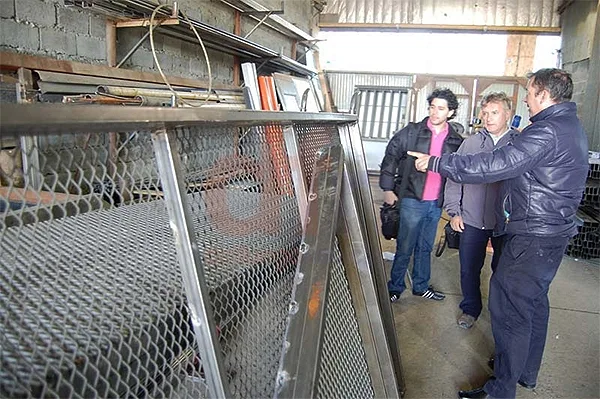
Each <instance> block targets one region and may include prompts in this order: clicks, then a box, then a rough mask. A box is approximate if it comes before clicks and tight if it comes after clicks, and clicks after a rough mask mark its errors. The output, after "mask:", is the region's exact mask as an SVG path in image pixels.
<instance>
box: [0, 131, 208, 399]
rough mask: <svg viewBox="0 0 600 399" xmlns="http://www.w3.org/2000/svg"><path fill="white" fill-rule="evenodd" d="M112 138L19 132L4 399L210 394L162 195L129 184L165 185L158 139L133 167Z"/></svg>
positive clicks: (4, 315) (0, 292)
mask: <svg viewBox="0 0 600 399" xmlns="http://www.w3.org/2000/svg"><path fill="white" fill-rule="evenodd" d="M125 136H126V137H129V136H130V135H125ZM111 140H112V139H111V134H82V135H57V136H46V137H39V138H37V139H34V140H28V141H24V140H21V143H24V144H25V145H27V147H22V148H24V150H25V151H24V155H23V156H22V157H21V156H20V152H19V151H12V152H11V153H12V157H11V162H4V163H3V164H2V168H1V169H0V171H1V172H0V179H1V181H2V186H3V187H1V189H2V191H0V319H1V325H2V326H3V328H2V332H1V334H0V347H1V355H0V356H1V359H0V360H1V368H0V396H1V397H49V398H52V397H55V398H59V397H60V398H65V397H132V396H137V397H170V396H173V397H203V396H206V394H207V393H206V385H205V383H204V374H203V370H202V364H201V359H199V357H198V354H197V352H198V351H197V345H196V342H195V338H194V334H193V330H192V329H191V327H190V322H189V311H188V307H187V302H186V299H185V297H184V295H183V286H182V280H181V274H180V270H179V265H178V263H177V260H176V256H175V254H176V253H175V245H174V241H173V237H172V234H171V230H170V228H169V218H168V215H167V212H166V207H165V204H164V202H163V201H162V200H157V199H155V198H160V195H156V196H154V197H153V198H152V199H151V198H149V197H147V196H146V194H143V193H139V192H137V189H134V188H132V187H134V186H135V185H134V184H133V183H135V184H137V186H138V187H147V188H148V189H149V190H150V191H152V192H154V193H160V182H159V181H158V180H157V179H156V178H155V176H157V172H156V166H155V164H154V161H153V159H152V151H151V148H150V152H149V153H148V152H146V153H145V154H142V153H140V156H139V157H138V159H137V160H136V162H137V164H136V167H130V166H129V165H128V164H127V162H128V159H129V158H128V157H127V156H122V155H121V156H120V157H118V156H115V155H116V154H115V153H114V151H113V150H114V149H115V148H114V147H113V149H112V150H111V149H110V143H111ZM149 140H150V138H149V134H148V133H147V132H138V133H137V134H136V137H134V138H131V141H130V142H129V143H121V144H125V145H130V149H133V148H136V147H140V143H148V142H149ZM2 144H3V145H4V143H2ZM22 145H23V144H22ZM141 147H143V146H141ZM146 148H148V147H147V145H146ZM111 151H112V152H111ZM20 164H25V165H28V166H27V167H25V168H24V169H25V171H24V172H23V173H19V168H18V165H20ZM11 165H12V166H11ZM122 181H127V182H130V183H132V184H131V186H128V188H127V189H126V190H123V187H119V182H122ZM36 185H39V186H38V187H36ZM123 191H126V192H127V193H128V194H130V197H131V198H130V199H129V200H128V201H123V200H122V196H121V195H120V194H119V193H121V192H123Z"/></svg>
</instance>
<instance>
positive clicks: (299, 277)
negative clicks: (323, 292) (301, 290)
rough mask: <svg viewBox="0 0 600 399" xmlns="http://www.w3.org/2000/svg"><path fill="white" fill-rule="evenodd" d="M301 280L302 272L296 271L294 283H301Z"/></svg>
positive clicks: (302, 277) (302, 278)
mask: <svg viewBox="0 0 600 399" xmlns="http://www.w3.org/2000/svg"><path fill="white" fill-rule="evenodd" d="M302 280H304V273H301V272H298V274H296V277H295V278H294V283H296V285H300V284H302Z"/></svg>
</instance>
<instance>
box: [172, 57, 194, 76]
mask: <svg viewBox="0 0 600 399" xmlns="http://www.w3.org/2000/svg"><path fill="white" fill-rule="evenodd" d="M171 57H172V58H171V65H172V74H173V75H176V76H181V77H189V75H190V68H189V65H190V64H189V58H187V57H181V56H180V55H172V56H171Z"/></svg>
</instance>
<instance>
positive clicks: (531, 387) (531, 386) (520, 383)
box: [488, 357, 535, 389]
mask: <svg viewBox="0 0 600 399" xmlns="http://www.w3.org/2000/svg"><path fill="white" fill-rule="evenodd" d="M488 366H490V368H491V369H492V370H493V369H494V358H493V357H492V358H491V359H490V360H488ZM492 379H493V380H495V379H496V377H494V376H491V377H490V380H492ZM517 384H519V385H520V386H522V387H523V388H525V389H535V383H533V384H528V383H526V382H524V381H523V380H519V381H517Z"/></svg>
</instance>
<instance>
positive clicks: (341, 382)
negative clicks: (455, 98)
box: [296, 126, 374, 398]
mask: <svg viewBox="0 0 600 399" xmlns="http://www.w3.org/2000/svg"><path fill="white" fill-rule="evenodd" d="M296 130H297V132H298V142H299V144H300V152H301V158H302V161H303V162H302V168H303V172H304V175H305V177H306V180H307V182H310V180H311V178H312V173H313V167H314V162H315V154H316V152H317V151H318V150H320V149H321V148H323V147H324V146H328V145H333V144H338V143H339V142H340V137H339V134H338V131H337V129H335V127H332V128H328V127H320V126H319V127H317V126H299V127H297V129H296ZM330 268H331V271H330V276H329V278H330V282H329V291H328V294H327V301H326V302H327V308H326V313H325V328H324V331H323V348H322V357H321V363H320V370H319V376H320V377H319V381H318V382H317V384H318V385H317V396H318V397H319V398H335V397H344V398H346V397H347V398H372V397H373V396H374V393H373V388H372V384H371V379H370V376H369V371H368V369H367V363H366V358H365V353H364V350H363V347H362V345H363V343H362V338H361V336H360V333H359V331H358V322H357V319H356V315H355V313H354V306H353V304H352V299H351V297H350V288H349V286H348V280H347V277H346V273H345V270H344V265H343V263H342V258H341V252H340V248H339V243H338V241H337V239H336V240H335V241H334V243H333V250H332V258H331V262H330Z"/></svg>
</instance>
